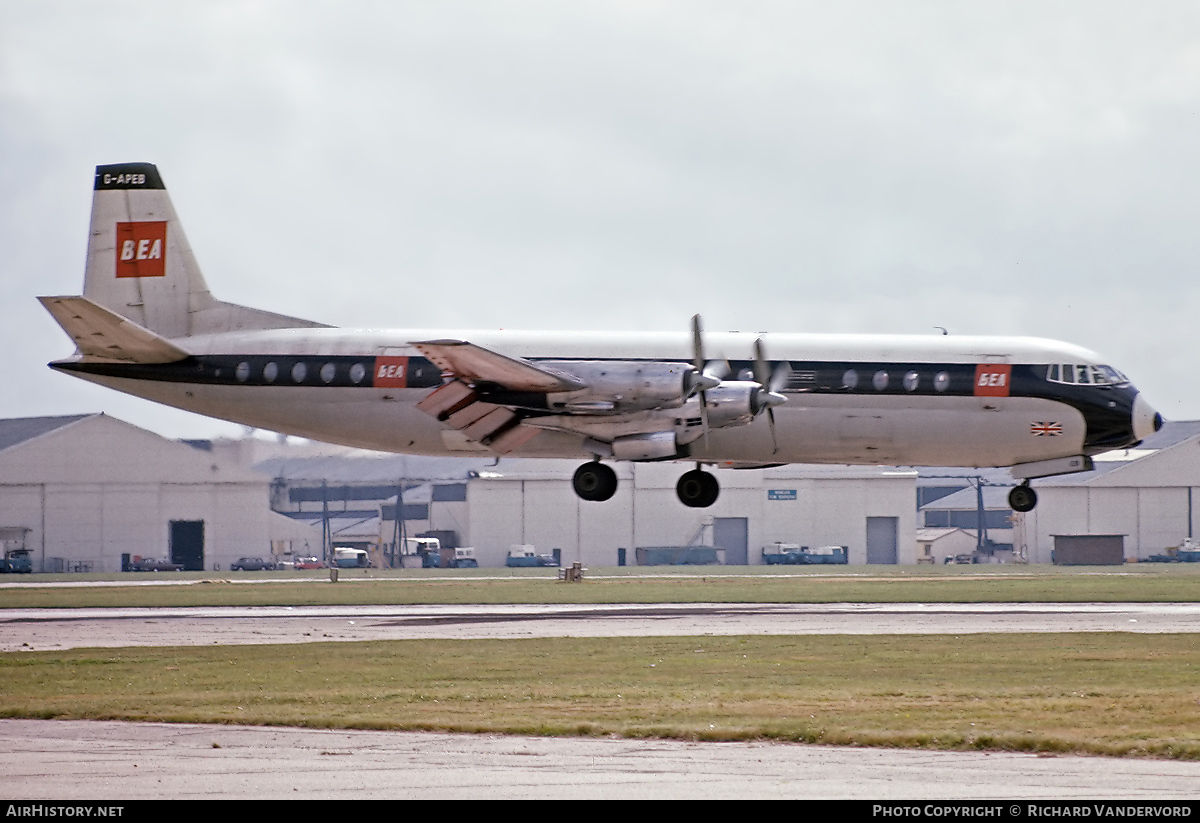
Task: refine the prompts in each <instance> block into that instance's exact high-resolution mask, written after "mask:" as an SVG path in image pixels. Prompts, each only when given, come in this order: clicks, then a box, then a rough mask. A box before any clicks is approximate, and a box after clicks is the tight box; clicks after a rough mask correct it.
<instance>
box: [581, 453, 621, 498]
mask: <svg viewBox="0 0 1200 823" xmlns="http://www.w3.org/2000/svg"><path fill="white" fill-rule="evenodd" d="M571 484H572V485H573V486H574V487H575V494H577V495H579V497H580V498H581V499H583V500H591V501H593V502H596V503H602V502H603V501H605V500H608V499H609V498H611V497H612V496H613V495H614V494H616V493H617V473H616V472H615V471H613V470H612V469H611V468H610V467H609V466H606V465H604V464H603V463H596V462H592V463H584V464H583V465H582V466H580V467H579V468H578V469H576V470H575V477H574V478H572V480H571Z"/></svg>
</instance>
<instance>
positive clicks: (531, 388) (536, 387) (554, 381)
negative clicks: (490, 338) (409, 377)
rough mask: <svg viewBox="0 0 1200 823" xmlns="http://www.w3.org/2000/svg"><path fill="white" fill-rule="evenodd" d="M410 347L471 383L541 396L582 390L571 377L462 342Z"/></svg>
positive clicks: (583, 385)
mask: <svg viewBox="0 0 1200 823" xmlns="http://www.w3.org/2000/svg"><path fill="white" fill-rule="evenodd" d="M411 345H413V346H415V347H416V348H417V350H418V351H420V352H421V353H422V354H423V355H425V356H426V357H428V358H429V359H430V360H432V361H433V362H434V364H435V365H437V366H438V367H439V368H440V369H441V370H442V371H444V372H449V373H450V374H453V375H454V376H455V377H458V378H460V379H463V380H468V381H471V382H486V383H495V384H496V385H499V386H503V387H504V388H506V389H509V390H511V391H528V392H539V393H545V394H549V393H550V392H571V391H578V390H579V389H582V388H586V385H585V384H584V383H583V382H581V381H580V380H579V379H578V378H577V377H575V376H573V375H570V374H566V373H565V372H560V371H556V370H550V369H545V368H542V367H541V366H537V365H535V364H533V363H530V362H529V361H528V360H522V359H521V358H519V357H508V356H507V355H503V354H500V353H499V352H494V351H492V350H491V349H485V348H483V347H482V346H476V345H475V344H474V343H468V342H467V341H465V340H424V341H420V342H413V343H412V344H411Z"/></svg>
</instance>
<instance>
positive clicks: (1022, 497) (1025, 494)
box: [1008, 483, 1037, 514]
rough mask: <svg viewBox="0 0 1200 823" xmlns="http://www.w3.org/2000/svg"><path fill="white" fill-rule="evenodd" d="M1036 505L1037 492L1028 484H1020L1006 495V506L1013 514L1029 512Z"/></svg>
mask: <svg viewBox="0 0 1200 823" xmlns="http://www.w3.org/2000/svg"><path fill="white" fill-rule="evenodd" d="M1036 505H1037V492H1035V491H1034V490H1033V489H1032V488H1031V487H1030V486H1029V484H1028V483H1022V484H1021V485H1019V486H1016V487H1014V488H1013V490H1012V491H1010V492H1009V493H1008V506H1009V508H1011V509H1012V510H1013V511H1015V512H1021V513H1022V514H1024V513H1025V512H1031V511H1033V508H1034V506H1036Z"/></svg>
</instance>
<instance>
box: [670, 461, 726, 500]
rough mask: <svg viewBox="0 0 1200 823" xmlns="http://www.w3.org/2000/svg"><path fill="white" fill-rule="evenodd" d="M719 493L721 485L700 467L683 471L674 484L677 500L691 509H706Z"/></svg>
mask: <svg viewBox="0 0 1200 823" xmlns="http://www.w3.org/2000/svg"><path fill="white" fill-rule="evenodd" d="M720 493H721V485H720V484H719V483H718V482H717V478H715V477H713V476H712V475H711V474H709V473H708V472H706V471H701V470H700V469H692V470H691V471H690V472H684V474H683V477H681V478H679V482H678V483H676V484H675V494H677V495H679V502H680V503H682V504H683V505H685V506H688V507H690V508H693V509H707V508H708V507H709V506H711V505H712V504H713V503H716V502H717V495H719V494H720Z"/></svg>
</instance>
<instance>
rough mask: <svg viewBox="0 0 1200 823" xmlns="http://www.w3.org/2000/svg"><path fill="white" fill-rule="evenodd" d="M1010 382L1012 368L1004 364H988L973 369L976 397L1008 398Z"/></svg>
mask: <svg viewBox="0 0 1200 823" xmlns="http://www.w3.org/2000/svg"><path fill="white" fill-rule="evenodd" d="M1011 382H1012V366H1011V365H1009V364H1007V363H1005V364H1004V365H1000V364H998V363H990V364H988V365H982V366H976V367H975V396H976V397H1008V386H1009V383H1011Z"/></svg>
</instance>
